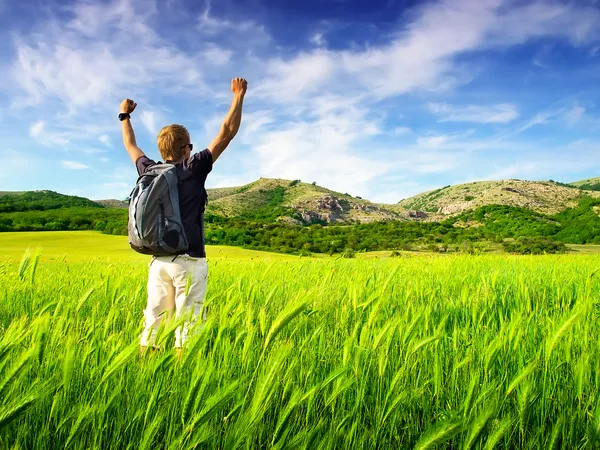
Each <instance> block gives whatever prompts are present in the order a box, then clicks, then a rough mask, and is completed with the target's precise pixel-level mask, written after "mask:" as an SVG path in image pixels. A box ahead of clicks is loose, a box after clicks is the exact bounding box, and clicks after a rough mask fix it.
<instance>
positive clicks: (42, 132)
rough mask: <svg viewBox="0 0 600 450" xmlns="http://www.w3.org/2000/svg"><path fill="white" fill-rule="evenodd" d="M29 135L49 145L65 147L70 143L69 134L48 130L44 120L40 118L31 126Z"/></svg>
mask: <svg viewBox="0 0 600 450" xmlns="http://www.w3.org/2000/svg"><path fill="white" fill-rule="evenodd" d="M29 136H30V137H32V138H33V139H35V140H36V141H37V142H39V143H40V144H43V145H45V146H47V147H63V146H65V145H67V144H68V143H69V138H68V137H67V134H65V133H57V132H51V131H48V130H47V129H46V122H45V121H43V120H38V121H37V122H35V123H34V124H32V125H31V126H30V127H29Z"/></svg>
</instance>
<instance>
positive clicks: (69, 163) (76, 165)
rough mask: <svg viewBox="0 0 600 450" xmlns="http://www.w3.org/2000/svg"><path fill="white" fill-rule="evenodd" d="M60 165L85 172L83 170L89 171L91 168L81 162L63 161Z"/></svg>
mask: <svg viewBox="0 0 600 450" xmlns="http://www.w3.org/2000/svg"><path fill="white" fill-rule="evenodd" d="M60 164H61V165H62V166H63V167H64V168H65V169H71V170H83V169H89V166H87V165H85V164H83V163H81V162H79V161H68V160H63V161H61V162H60Z"/></svg>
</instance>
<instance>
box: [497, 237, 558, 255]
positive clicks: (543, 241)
mask: <svg viewBox="0 0 600 450" xmlns="http://www.w3.org/2000/svg"><path fill="white" fill-rule="evenodd" d="M503 247H504V250H505V251H506V252H509V253H515V254H518V255H542V254H544V253H547V254H554V253H565V252H566V251H567V247H566V246H565V244H564V243H562V242H556V241H554V240H552V239H550V238H546V237H520V238H518V239H517V240H515V241H511V242H505V243H504V244H503Z"/></svg>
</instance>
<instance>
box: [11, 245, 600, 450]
mask: <svg viewBox="0 0 600 450" xmlns="http://www.w3.org/2000/svg"><path fill="white" fill-rule="evenodd" d="M599 263H600V257H599V256H596V255H572V256H541V257H509V256H498V255H493V256H452V257H434V256H432V257H421V258H409V257H406V258H398V259H387V260H334V259H319V260H311V259H301V260H298V259H296V260H289V261H285V260H281V261H277V260H272V261H227V260H217V261H212V262H209V286H208V294H207V300H206V304H207V307H208V319H207V321H206V322H205V323H204V325H203V326H202V327H200V328H198V329H197V330H196V333H195V335H194V337H193V339H192V340H191V341H190V342H189V345H188V347H187V348H186V349H185V351H184V352H183V355H182V357H181V359H179V358H177V356H176V353H175V352H174V350H173V349H172V348H171V345H172V341H173V334H174V328H175V326H176V325H177V324H176V323H174V322H171V323H170V324H168V325H167V326H166V327H165V328H163V329H161V332H160V334H159V342H160V345H161V348H160V349H158V350H157V351H155V352H149V353H147V354H145V355H140V352H139V348H138V345H137V337H138V334H139V333H140V331H141V325H142V310H143V308H144V306H145V281H146V275H147V263H146V262H140V261H123V262H114V263H110V262H100V261H88V262H86V261H78V262H71V261H68V260H67V261H66V262H65V261H44V260H40V259H39V258H38V256H36V255H29V256H26V257H24V259H23V260H22V261H21V262H19V261H15V260H11V259H8V258H6V259H5V260H4V261H3V262H2V263H0V298H1V299H2V300H1V303H0V448H3V449H4V448H6V449H57V448H75V449H92V448H93V449H108V448H110V449H113V448H114V449H130V448H131V449H150V448H152V449H157V448H168V449H191V448H200V449H204V448H206V449H255V448H268V449H271V448H277V449H283V448H286V449H287V448H300V449H345V448H348V449H374V448H381V449H387V448H394V449H395V448H416V449H430V448H452V449H493V448H497V449H508V448H519V449H521V448H522V449H540V448H543V449H552V448H598V446H599V445H600V397H599V394H598V390H599V387H600V352H599V346H600V345H599V339H598V336H600V325H599V324H598V318H599V317H598V316H599V313H600V301H599V299H600V297H599V295H600V280H598V276H600V273H597V272H596V270H597V268H598V266H599Z"/></svg>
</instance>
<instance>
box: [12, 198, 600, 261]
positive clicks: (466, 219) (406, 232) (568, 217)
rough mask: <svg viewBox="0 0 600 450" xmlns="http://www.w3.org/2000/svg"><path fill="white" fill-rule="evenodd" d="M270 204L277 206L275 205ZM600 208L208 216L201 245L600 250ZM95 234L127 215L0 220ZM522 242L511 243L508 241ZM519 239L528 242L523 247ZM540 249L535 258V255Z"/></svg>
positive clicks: (599, 204) (96, 212) (123, 223)
mask: <svg viewBox="0 0 600 450" xmlns="http://www.w3.org/2000/svg"><path fill="white" fill-rule="evenodd" d="M273 203H275V202H273ZM598 209H600V200H598V199H592V198H590V197H582V198H581V199H580V201H579V204H578V206H577V207H575V208H569V209H566V210H564V211H562V212H561V213H559V214H555V215H545V214H540V213H536V212H534V211H531V210H529V209H526V208H520V207H514V206H504V205H487V206H482V207H480V208H477V209H475V210H473V211H469V212H465V213H463V214H461V215H459V216H456V217H452V218H449V219H446V220H444V221H441V222H417V221H382V222H374V223H366V224H360V223H355V224H351V225H323V224H319V223H317V224H311V225H308V226H302V225H290V224H287V223H282V222H278V221H277V220H276V219H277V217H280V216H282V215H284V216H285V215H287V216H292V217H293V216H295V215H296V214H297V213H296V212H295V211H293V210H291V209H288V208H284V207H281V206H274V207H271V208H268V207H267V208H262V209H257V210H255V211H253V212H249V213H246V214H244V215H243V216H238V217H223V216H220V215H217V214H214V213H212V212H211V211H210V209H209V210H208V211H207V213H206V216H205V224H206V226H205V229H206V242H207V243H208V244H219V245H233V246H240V247H245V248H250V249H257V250H267V251H275V252H281V253H295V254H310V253H329V254H334V253H343V252H347V253H352V252H360V251H375V250H392V251H394V250H410V249H412V248H414V247H415V246H420V247H425V248H428V249H430V250H440V251H446V250H447V249H448V248H449V247H451V246H454V250H456V249H458V250H462V251H469V252H470V251H471V250H473V249H475V248H476V243H478V242H482V241H494V242H497V243H499V244H505V245H504V248H505V250H507V251H511V252H514V253H540V252H548V253H554V252H560V251H564V249H565V248H564V245H562V246H561V245H555V244H556V243H557V242H558V243H570V244H600V217H599V216H598V213H597V210H598ZM57 230H97V231H100V232H102V233H106V234H119V235H126V234H127V210H125V209H111V208H102V207H98V208H96V207H94V208H88V207H85V208H84V207H71V208H60V209H50V210H34V211H19V212H9V213H7V212H3V213H0V231H57ZM519 238H520V239H521V240H520V241H519V242H516V241H515V242H514V243H511V241H512V240H518V239H519ZM524 238H527V239H528V240H527V239H525V240H524ZM540 249H541V250H540Z"/></svg>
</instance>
